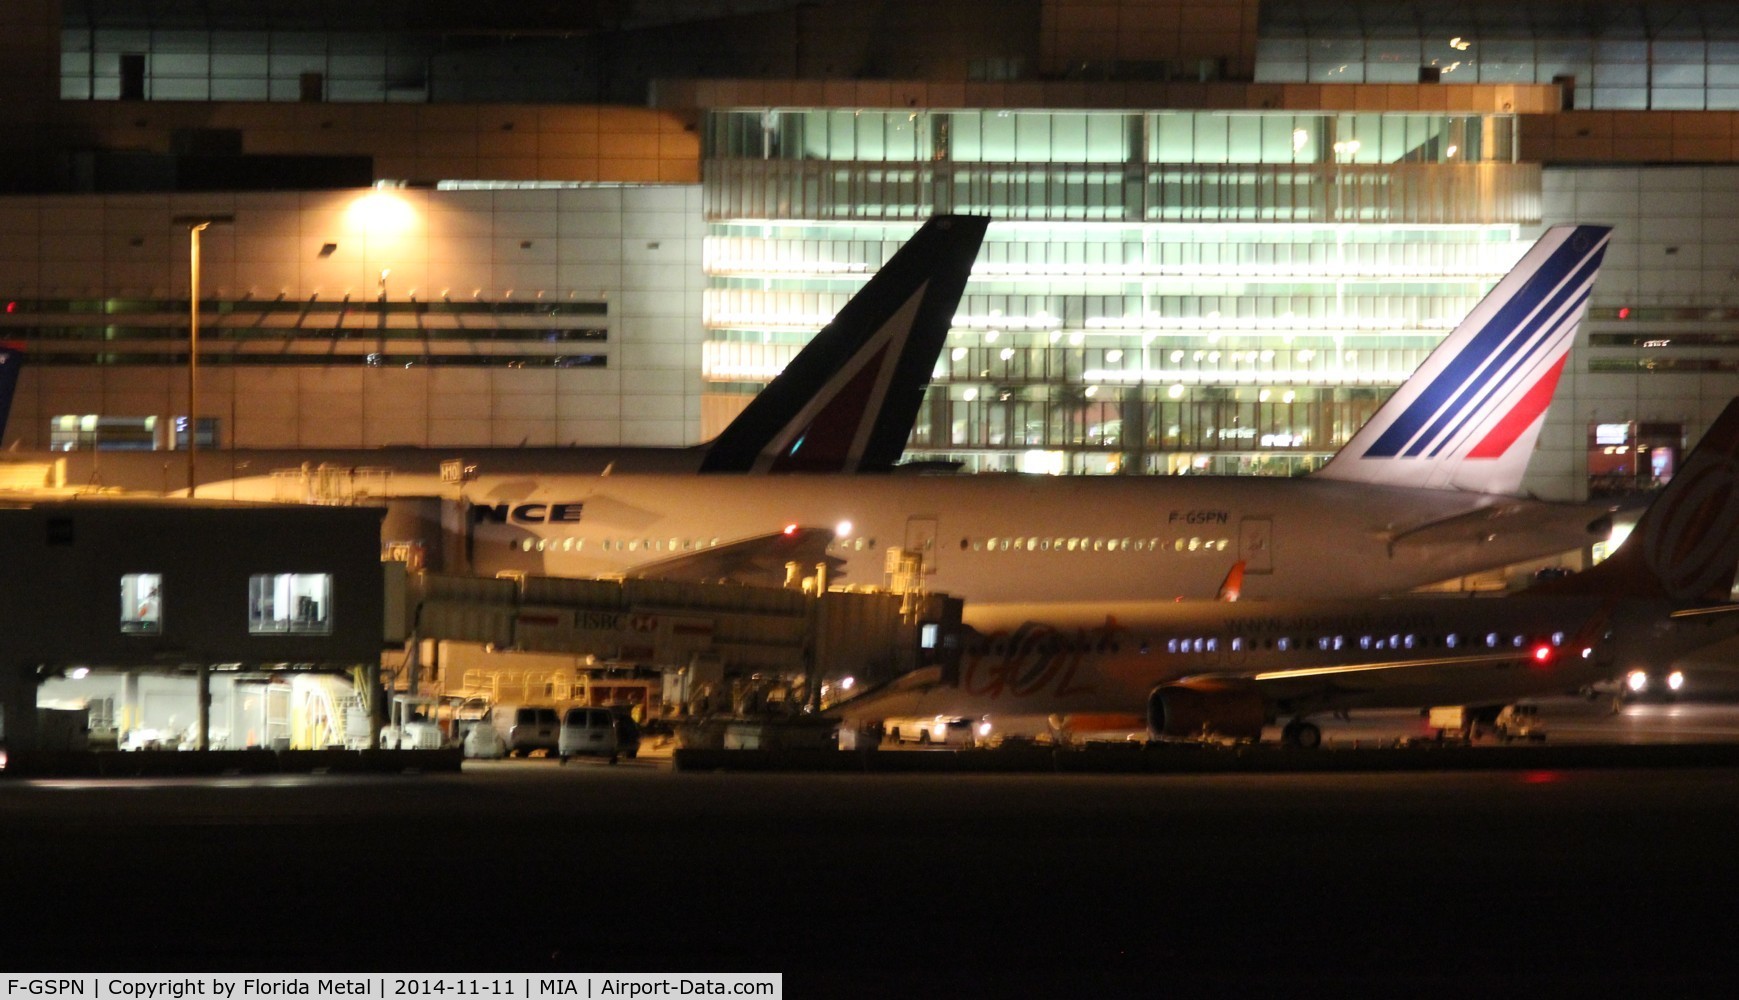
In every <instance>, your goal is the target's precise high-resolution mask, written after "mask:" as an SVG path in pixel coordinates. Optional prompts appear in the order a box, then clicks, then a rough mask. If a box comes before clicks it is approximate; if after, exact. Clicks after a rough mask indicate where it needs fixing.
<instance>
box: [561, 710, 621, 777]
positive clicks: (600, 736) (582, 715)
mask: <svg viewBox="0 0 1739 1000" xmlns="http://www.w3.org/2000/svg"><path fill="white" fill-rule="evenodd" d="M556 755H557V756H559V757H560V758H561V759H562V763H563V764H566V763H567V762H568V758H569V757H576V756H580V755H585V756H588V757H607V758H609V760H610V763H612V764H614V763H616V759H617V751H616V719H615V717H614V716H612V715H611V714H610V710H609V709H607V708H581V707H578V706H576V707H574V708H570V709H568V710H567V713H566V714H565V715H563V716H562V730H561V737H560V739H559V740H558V741H557V744H556Z"/></svg>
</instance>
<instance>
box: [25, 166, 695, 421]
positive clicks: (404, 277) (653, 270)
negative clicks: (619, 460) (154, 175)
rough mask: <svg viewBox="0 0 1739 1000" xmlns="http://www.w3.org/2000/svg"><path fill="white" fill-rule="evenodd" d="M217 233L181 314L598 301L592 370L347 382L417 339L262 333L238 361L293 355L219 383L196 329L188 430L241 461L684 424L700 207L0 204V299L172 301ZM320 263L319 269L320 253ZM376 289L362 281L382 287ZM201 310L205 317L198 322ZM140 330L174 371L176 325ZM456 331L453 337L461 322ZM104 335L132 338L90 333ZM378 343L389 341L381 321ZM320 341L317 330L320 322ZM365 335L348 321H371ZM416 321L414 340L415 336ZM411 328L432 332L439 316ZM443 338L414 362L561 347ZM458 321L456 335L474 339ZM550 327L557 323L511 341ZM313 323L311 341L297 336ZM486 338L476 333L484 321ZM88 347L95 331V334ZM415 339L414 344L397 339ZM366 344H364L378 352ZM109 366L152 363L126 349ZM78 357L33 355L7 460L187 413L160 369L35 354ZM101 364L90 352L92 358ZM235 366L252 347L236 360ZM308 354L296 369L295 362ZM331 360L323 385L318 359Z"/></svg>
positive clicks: (532, 198) (232, 341)
mask: <svg viewBox="0 0 1739 1000" xmlns="http://www.w3.org/2000/svg"><path fill="white" fill-rule="evenodd" d="M370 197H389V198H390V199H391V200H392V201H394V202H396V203H398V204H400V205H402V206H404V210H403V219H402V220H401V221H400V223H399V224H398V226H397V227H396V228H389V227H388V226H387V225H386V224H384V223H382V222H380V221H379V220H371V219H370V218H369V217H368V216H367V215H366V214H365V213H362V212H359V211H358V209H357V206H358V204H359V203H360V202H363V201H364V200H365V199H367V198H370ZM207 212H210V213H221V214H228V215H233V216H234V217H235V222H234V224H232V225H220V226H214V227H212V228H211V229H209V230H207V231H206V233H205V235H204V237H203V241H202V257H203V260H202V266H201V297H202V299H204V300H205V301H207V302H208V303H209V302H211V301H212V300H216V301H218V302H242V301H249V300H251V301H255V302H259V301H271V300H274V299H283V300H287V301H290V302H296V301H303V302H306V301H308V300H310V299H315V298H318V299H320V300H322V301H325V302H332V301H335V300H339V299H344V298H346V297H348V298H349V299H350V300H351V301H372V300H375V299H377V298H378V297H379V296H380V295H381V294H383V293H384V295H385V297H386V298H387V299H388V301H389V302H395V303H403V302H406V301H407V300H409V299H413V298H416V299H419V300H422V301H439V300H440V299H441V297H442V296H444V295H445V296H450V297H451V298H452V299H454V300H459V301H464V300H472V301H482V302H506V303H526V302H539V301H543V302H572V301H585V302H602V303H606V304H607V307H608V315H607V316H606V317H602V319H603V321H604V322H606V323H607V325H608V328H609V339H608V341H607V342H605V343H602V344H598V345H595V346H592V345H587V346H585V347H584V348H583V349H584V350H586V351H588V352H601V353H603V354H606V355H607V356H608V361H607V364H606V365H605V366H604V367H586V368H554V367H544V368H541V369H538V368H533V367H527V368H506V367H489V366H476V365H470V366H447V367H441V366H423V367H411V368H406V367H403V366H399V367H367V366H364V365H361V364H360V363H359V355H358V352H363V353H366V352H371V351H388V350H391V349H393V344H399V345H407V344H408V346H409V348H410V349H412V350H417V351H420V350H422V349H423V344H422V342H421V341H420V340H415V339H413V340H410V341H405V340H399V341H394V342H392V343H388V342H387V341H384V340H378V341H377V339H376V338H374V337H373V336H371V335H370V334H371V331H369V330H367V329H356V330H346V331H345V332H344V334H343V336H338V335H336V334H335V332H334V331H333V330H332V329H325V330H313V329H307V328H301V329H295V328H289V329H283V330H281V331H274V332H273V333H272V334H271V335H270V336H267V338H266V340H265V341H261V340H260V339H259V337H258V336H257V335H256V334H257V331H256V334H250V335H249V339H248V340H247V343H250V344H253V345H255V346H258V347H266V348H267V349H269V350H272V351H277V352H280V353H285V354H289V355H291V357H285V358H282V359H279V361H280V362H281V363H272V364H251V365H246V366H243V365H229V364H225V363H224V362H223V358H222V355H224V354H226V353H230V352H234V351H237V350H241V349H243V343H244V341H243V340H242V339H239V338H237V337H236V336H233V335H232V336H230V337H229V339H227V340H226V339H225V327H224V323H225V321H224V319H223V317H222V316H218V315H208V316H207V318H206V319H205V320H204V321H203V323H202V326H203V327H204V329H203V330H202V334H203V336H202V350H201V354H202V361H204V362H205V367H204V368H203V370H202V376H201V387H200V407H199V408H200V413H201V414H202V415H205V416H208V417H214V418H216V419H217V420H218V422H219V425H220V428H221V429H220V433H219V437H220V440H221V442H222V443H223V444H225V445H229V444H234V445H236V446H237V447H242V448H282V447H312V448H335V447H379V446H382V445H389V444H409V445H417V446H424V447H457V446H485V445H503V446H514V445H520V444H531V445H558V444H560V445H566V444H573V443H578V444H600V445H620V444H633V445H684V444H693V443H695V442H696V441H697V440H698V433H699V429H700V426H701V391H700V389H701V384H700V344H701V341H702V340H703V339H704V331H703V330H702V328H701V323H700V303H701V295H702V289H703V285H704V275H703V273H702V267H701V256H702V255H701V243H702V234H703V232H704V226H703V223H702V222H701V211H700V189H699V188H698V187H694V186H688V185H658V186H646V187H640V186H606V187H597V188H575V189H563V190H490V191H428V190H418V189H400V190H394V191H390V192H367V191H337V192H302V193H282V194H273V193H261V194H246V193H241V194H223V195H168V194H150V195H143V194H142V195H106V196H103V195H78V196H25V197H14V198H4V199H0V300H26V301H37V300H43V301H46V300H72V299H82V300H98V299H101V300H111V299H134V300H152V301H155V302H158V303H166V302H169V301H171V300H174V299H176V298H181V299H183V300H184V299H185V296H186V294H187V285H188V272H189V264H188V251H187V235H186V228H185V226H177V225H175V224H174V223H173V222H172V220H173V219H174V218H175V217H176V216H178V215H186V214H197V213H207ZM329 243H330V244H335V245H336V249H335V250H333V251H332V252H331V253H329V254H324V255H323V253H322V251H323V248H324V246H325V245H326V244H329ZM383 271H384V272H389V273H388V274H387V276H386V278H385V279H384V281H383V279H382V277H381V275H382V272H383ZM212 311H213V310H212V308H211V307H210V306H209V305H208V307H207V313H208V314H209V313H211V312H212ZM156 312H157V315H155V316H154V317H148V320H149V321H150V322H153V323H159V324H163V325H164V326H165V330H164V335H165V343H164V344H163V345H161V349H163V350H168V351H180V350H182V349H183V338H184V336H185V316H183V315H180V314H178V313H168V312H165V311H164V309H163V308H162V307H159V308H158V309H157V310H156ZM466 319H469V317H467V318H466ZM104 321H105V320H103V319H94V320H93V319H92V318H91V317H89V316H85V317H70V318H69V317H60V318H58V319H57V318H56V317H54V316H53V315H48V314H43V313H31V312H28V311H24V312H20V313H17V314H4V315H0V336H3V335H4V334H5V330H6V329H22V330H23V331H24V332H25V337H24V339H26V340H30V339H32V337H31V336H30V335H29V333H28V331H29V330H31V329H34V328H41V327H45V326H59V325H62V324H63V323H65V324H84V325H86V326H87V328H88V325H89V324H91V323H93V322H95V323H99V324H100V323H101V322H104ZM106 321H107V322H111V323H116V324H123V325H124V324H126V323H128V322H143V321H145V320H140V319H139V318H137V317H135V318H133V319H132V320H129V319H128V318H125V317H109V318H107V320H106ZM390 321H391V322H393V323H399V322H401V320H400V318H399V317H397V316H394V317H391V318H390ZM322 322H323V323H324V325H325V326H327V327H331V325H332V322H333V321H332V320H330V319H327V320H324V321H322ZM373 322H374V320H373V319H369V320H367V321H366V322H365V323H364V326H366V325H367V324H368V323H373ZM413 322H415V321H413ZM427 322H429V323H437V324H438V323H440V322H441V320H440V319H439V318H431V319H429V320H428V321H427ZM453 322H454V321H453V320H451V319H449V320H446V323H447V326H448V327H449V329H448V330H445V331H435V332H436V334H437V335H439V336H440V337H441V338H442V339H437V340H432V341H430V342H429V349H431V350H444V351H457V352H460V353H472V354H489V353H498V352H503V351H511V350H527V351H532V352H542V353H546V354H553V353H560V352H561V351H563V350H573V348H572V347H571V346H563V345H548V346H545V345H542V344H538V343H535V342H532V343H529V344H528V343H525V342H524V338H521V341H520V342H519V343H518V344H517V346H516V345H513V344H505V343H496V342H492V341H491V340H490V338H489V336H488V331H487V330H486V329H485V330H482V331H480V332H479V333H478V335H477V336H476V338H475V339H474V340H470V341H468V340H467V339H465V337H464V336H463V335H462V334H460V333H458V332H457V331H455V330H452V329H451V327H452V326H453ZM473 322H475V321H473ZM515 322H523V323H529V324H532V325H535V324H537V323H540V322H541V323H544V324H545V325H548V326H551V327H559V326H564V325H565V326H572V325H574V321H573V320H572V319H562V318H553V319H548V320H539V319H536V318H530V319H526V320H524V321H519V320H516V321H515ZM315 325H318V324H315ZM484 325H485V326H487V325H489V321H487V318H486V319H485V321H484ZM98 329H100V327H98ZM401 332H414V331H401ZM383 345H384V346H383ZM112 346H114V347H116V348H118V349H120V350H122V351H126V350H151V349H153V348H151V347H150V346H149V344H147V343H143V342H134V343H133V345H132V346H131V347H128V346H127V345H126V344H125V343H117V344H115V345H112ZM56 349H60V350H79V349H82V350H84V351H86V352H87V353H88V351H89V350H90V349H91V348H90V346H88V344H87V346H85V347H83V348H79V347H78V346H77V345H76V344H73V343H72V342H70V341H66V342H51V341H41V342H38V343H35V344H33V345H32V351H33V352H35V353H36V354H37V355H38V357H37V359H36V363H35V364H34V365H31V366H30V367H27V368H26V371H25V374H24V376H23V378H22V380H21V383H20V386H19V392H18V396H17V399H16V400H15V402H14V406H13V413H12V419H11V421H10V423H9V424H8V425H7V441H8V442H16V443H18V444H19V445H20V446H22V447H24V448H46V447H47V446H48V444H49V440H48V424H49V421H50V419H51V418H53V417H55V416H57V415H61V414H82V413H104V414H110V415H131V416H144V415H152V414H155V415H159V416H165V417H166V416H169V415H173V414H180V413H185V412H186V408H187V375H186V371H185V368H184V367H182V366H179V365H135V364H128V365H113V366H108V365H89V364H77V365H60V366H57V365H54V364H51V363H50V360H49V358H48V357H47V356H46V352H50V351H53V350H56ZM105 349H107V348H105ZM246 349H247V350H253V349H255V347H254V346H249V347H246ZM296 352H302V353H304V354H307V355H308V358H307V363H305V364H297V363H295V362H294V358H293V355H294V354H295V353H296ZM331 354H339V355H347V356H348V357H347V360H348V362H349V363H348V364H345V365H334V364H330V363H329V362H330V361H331V360H332V359H331V358H330V357H329V355H331Z"/></svg>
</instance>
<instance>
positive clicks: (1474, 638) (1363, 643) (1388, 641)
mask: <svg viewBox="0 0 1739 1000" xmlns="http://www.w3.org/2000/svg"><path fill="white" fill-rule="evenodd" d="M1529 641H1530V640H1529V637H1528V636H1525V635H1518V634H1516V633H1513V632H1487V633H1485V634H1483V635H1477V634H1476V635H1463V634H1461V633H1459V632H1447V633H1443V634H1441V635H1436V634H1431V635H1421V634H1419V633H1416V632H1391V633H1389V634H1387V635H1359V636H1347V635H1340V634H1337V635H1316V636H1279V637H1275V636H1268V637H1265V638H1261V639H1254V638H1250V637H1247V636H1233V637H1231V638H1230V639H1228V640H1227V641H1226V647H1227V649H1229V650H1230V651H1231V652H1234V653H1242V652H1247V651H1251V650H1262V651H1264V652H1267V651H1275V652H1282V653H1284V652H1289V651H1298V650H1311V649H1314V650H1316V651H1318V652H1338V651H1341V650H1346V649H1358V650H1361V651H1366V652H1379V651H1384V650H1408V649H1445V650H1468V651H1477V650H1481V649H1521V648H1523V647H1525V646H1527V645H1528V643H1529ZM1538 641H1541V642H1546V643H1550V644H1551V645H1552V646H1553V647H1557V646H1561V645H1563V644H1564V633H1562V632H1553V633H1552V634H1551V635H1550V636H1547V637H1545V638H1544V639H1541V640H1538ZM1219 650H1220V639H1219V637H1218V636H1190V637H1180V638H1172V639H1167V640H1166V641H1165V651H1166V652H1168V653H1217V652H1219Z"/></svg>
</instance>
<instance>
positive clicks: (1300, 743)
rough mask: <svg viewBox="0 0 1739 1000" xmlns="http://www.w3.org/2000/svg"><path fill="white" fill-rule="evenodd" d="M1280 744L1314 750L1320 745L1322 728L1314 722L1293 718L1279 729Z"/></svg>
mask: <svg viewBox="0 0 1739 1000" xmlns="http://www.w3.org/2000/svg"><path fill="white" fill-rule="evenodd" d="M1280 745H1281V746H1283V747H1297V748H1299V749H1301V750H1315V749H1316V748H1317V747H1320V746H1322V729H1321V727H1319V726H1317V724H1316V723H1314V722H1307V721H1305V720H1303V719H1293V720H1292V721H1291V722H1288V723H1287V724H1286V726H1285V727H1284V728H1282V729H1281V730H1280Z"/></svg>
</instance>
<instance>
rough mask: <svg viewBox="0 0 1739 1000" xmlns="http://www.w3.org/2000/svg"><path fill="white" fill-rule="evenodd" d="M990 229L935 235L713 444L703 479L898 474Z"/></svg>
mask: <svg viewBox="0 0 1739 1000" xmlns="http://www.w3.org/2000/svg"><path fill="white" fill-rule="evenodd" d="M989 222H990V220H989V219H986V218H983V217H981V216H970V215H940V216H936V217H935V218H932V219H931V220H930V221H928V222H926V223H924V225H923V227H922V228H920V229H919V230H918V232H917V234H916V235H914V236H913V237H912V238H911V239H910V240H908V241H906V245H905V246H903V247H901V248H900V249H899V250H898V251H897V252H896V253H895V254H894V255H893V257H891V258H890V259H889V260H888V262H887V263H886V264H883V265H882V268H881V270H879V271H877V272H876V273H875V275H874V276H873V277H871V278H870V280H869V283H868V284H866V285H864V286H863V288H862V289H861V290H860V291H859V292H858V293H857V294H856V295H855V296H853V297H852V299H851V301H849V302H847V303H846V304H845V306H844V307H843V308H842V309H840V311H839V314H838V315H837V316H835V317H834V318H833V322H832V323H829V324H828V325H827V326H826V328H824V329H823V330H822V331H821V332H820V333H818V334H816V335H815V338H814V339H813V340H811V341H810V342H809V344H808V346H806V347H804V349H803V350H802V351H800V352H799V353H798V355H797V356H796V357H795V358H793V359H791V363H790V364H789V365H787V366H786V367H785V370H784V371H783V372H781V373H780V374H779V376H778V377H777V378H775V379H774V380H773V381H772V382H771V383H770V384H768V386H767V387H766V388H765V389H763V390H762V391H761V392H760V394H759V395H757V396H756V397H755V398H754V400H753V401H752V402H750V403H749V405H748V406H747V407H746V408H745V409H744V410H743V412H742V413H740V414H738V416H737V418H736V419H735V420H733V421H732V422H731V424H730V426H728V427H726V428H725V430H724V432H723V433H722V434H720V435H719V436H718V437H717V438H714V439H713V441H712V443H711V444H710V445H709V446H707V453H706V457H705V458H704V459H703V460H702V462H701V471H703V472H865V471H882V470H885V469H888V468H891V467H892V466H893V465H894V463H896V462H898V461H899V459H900V454H901V453H902V452H904V451H905V448H906V440H907V438H909V437H910V436H911V433H912V422H913V421H914V420H916V419H917V415H918V406H919V404H921V403H922V402H923V400H924V388H925V386H926V385H928V384H929V381H930V375H931V373H932V372H934V371H935V369H936V357H937V355H939V354H940V353H941V351H942V344H943V341H945V340H946V339H947V337H948V327H949V325H950V324H951V322H952V321H953V319H954V310H955V308H956V307H957V306H958V305H959V302H960V295H961V293H962V292H963V291H964V290H965V288H966V279H967V277H968V276H969V275H970V274H971V273H972V262H973V261H974V260H975V259H977V257H978V246H979V244H980V243H981V242H982V241H983V239H984V231H985V228H986V227H987V226H988V225H989Z"/></svg>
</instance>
